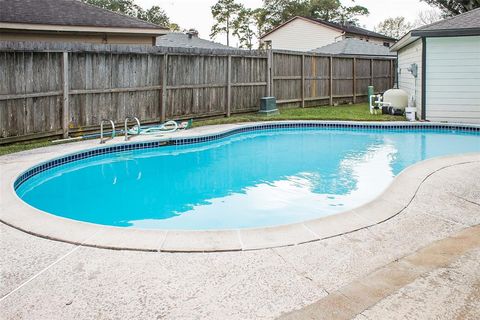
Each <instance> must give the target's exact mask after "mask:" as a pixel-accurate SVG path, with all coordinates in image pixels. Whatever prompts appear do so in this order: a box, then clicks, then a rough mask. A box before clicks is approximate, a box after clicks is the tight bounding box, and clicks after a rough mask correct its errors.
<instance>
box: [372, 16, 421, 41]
mask: <svg viewBox="0 0 480 320" xmlns="http://www.w3.org/2000/svg"><path fill="white" fill-rule="evenodd" d="M412 28H413V25H412V24H411V23H410V22H408V21H407V20H406V19H405V17H396V18H387V19H385V20H383V21H382V22H380V23H379V24H377V26H376V27H375V29H374V30H375V32H378V33H381V34H384V35H386V36H388V37H392V38H395V39H400V38H401V37H402V36H403V35H404V34H406V33H407V32H408V31H410V30H411V29H412Z"/></svg>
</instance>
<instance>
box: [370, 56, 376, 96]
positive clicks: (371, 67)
mask: <svg viewBox="0 0 480 320" xmlns="http://www.w3.org/2000/svg"><path fill="white" fill-rule="evenodd" d="M370 85H371V86H373V59H370ZM374 91H375V89H374ZM374 93H375V92H374Z"/></svg>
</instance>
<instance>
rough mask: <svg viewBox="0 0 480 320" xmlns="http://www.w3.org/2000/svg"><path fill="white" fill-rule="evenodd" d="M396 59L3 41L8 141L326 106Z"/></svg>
mask: <svg viewBox="0 0 480 320" xmlns="http://www.w3.org/2000/svg"><path fill="white" fill-rule="evenodd" d="M393 70H394V60H393V59H385V58H382V59H380V58H366V57H362V58H354V57H335V56H321V55H315V54H311V53H298V52H282V51H274V52H271V51H269V52H265V51H243V50H217V49H215V50H206V49H181V48H158V47H140V46H118V45H117V46H114V45H89V44H60V43H21V42H2V43H0V144H1V143H8V142H13V141H21V140H28V139H34V138H41V137H52V136H60V135H62V136H64V137H67V136H69V135H78V134H81V133H83V132H89V131H92V130H98V127H99V122H100V121H101V120H102V119H112V120H113V121H114V122H115V123H117V124H121V123H123V121H124V119H125V117H126V116H130V115H134V116H137V117H138V118H140V119H141V121H142V123H153V122H159V121H165V120H166V119H186V118H200V117H209V116H221V115H226V116H230V115H231V114H235V113H243V112H252V111H256V110H258V108H259V100H260V98H261V97H263V96H266V95H274V96H276V97H277V100H278V103H279V104H296V105H298V106H305V105H322V104H332V103H334V102H337V101H352V102H356V101H357V99H359V98H361V97H365V95H366V87H367V86H368V85H370V84H374V85H375V86H376V88H378V91H383V90H385V89H387V88H389V87H391V86H392V85H393V74H394V72H393Z"/></svg>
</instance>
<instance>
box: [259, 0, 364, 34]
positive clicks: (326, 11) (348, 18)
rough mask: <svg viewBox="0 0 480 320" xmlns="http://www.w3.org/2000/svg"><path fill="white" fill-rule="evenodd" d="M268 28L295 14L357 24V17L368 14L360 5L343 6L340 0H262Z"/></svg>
mask: <svg viewBox="0 0 480 320" xmlns="http://www.w3.org/2000/svg"><path fill="white" fill-rule="evenodd" d="M263 8H264V9H265V11H267V12H268V13H269V14H268V16H267V19H266V21H267V23H266V25H268V29H272V28H274V27H276V26H278V25H279V24H281V23H283V22H285V21H287V20H288V19H291V18H293V17H295V16H308V17H312V18H317V19H322V20H326V21H331V22H337V23H342V24H346V23H349V24H354V25H357V24H358V17H360V16H365V15H368V14H369V11H368V9H367V8H365V7H362V6H358V5H355V6H351V7H349V6H344V5H342V3H341V2H340V0H264V1H263Z"/></svg>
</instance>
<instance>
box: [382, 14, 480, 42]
mask: <svg viewBox="0 0 480 320" xmlns="http://www.w3.org/2000/svg"><path fill="white" fill-rule="evenodd" d="M479 21H480V8H477V9H474V10H470V11H467V12H465V13H462V14H459V15H456V16H453V17H450V18H447V19H443V20H440V21H437V22H434V23H431V24H429V25H425V26H422V27H420V28H417V29H414V30H411V31H410V32H409V33H407V34H406V35H405V36H403V37H402V38H401V39H400V40H399V41H398V42H397V43H395V44H394V45H393V46H392V48H391V51H398V50H400V49H401V48H403V47H405V46H407V45H409V44H410V43H412V42H414V41H415V40H417V39H418V38H420V37H454V36H457V37H461V36H478V35H480V23H479Z"/></svg>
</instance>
